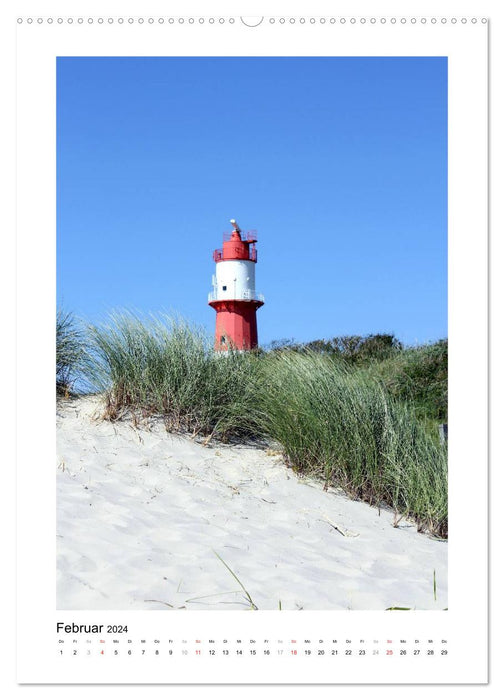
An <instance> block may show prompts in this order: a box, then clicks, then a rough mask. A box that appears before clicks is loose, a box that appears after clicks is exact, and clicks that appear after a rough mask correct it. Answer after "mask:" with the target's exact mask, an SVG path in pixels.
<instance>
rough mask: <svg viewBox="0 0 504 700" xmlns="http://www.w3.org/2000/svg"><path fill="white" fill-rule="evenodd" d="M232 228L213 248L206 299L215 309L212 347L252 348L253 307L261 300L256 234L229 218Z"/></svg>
mask: <svg viewBox="0 0 504 700" xmlns="http://www.w3.org/2000/svg"><path fill="white" fill-rule="evenodd" d="M231 224H232V225H233V231H232V232H231V233H230V234H229V233H225V234H224V242H223V245H222V248H219V249H217V250H215V251H214V254H213V259H214V260H215V263H216V266H215V268H216V269H215V275H214V276H213V280H212V281H213V291H212V292H210V294H209V295H208V303H209V304H210V306H211V307H212V308H214V309H215V311H216V312H217V317H216V320H215V349H216V350H218V351H227V350H230V349H235V350H251V349H252V348H255V347H257V320H256V310H257V309H258V308H259V307H260V306H262V305H263V304H264V297H263V295H262V294H257V292H256V289H255V266H256V263H257V249H256V242H257V236H256V232H255V231H248V232H247V233H246V234H245V233H242V230H241V229H240V227H239V226H238V224H237V222H236V221H235V220H234V219H231Z"/></svg>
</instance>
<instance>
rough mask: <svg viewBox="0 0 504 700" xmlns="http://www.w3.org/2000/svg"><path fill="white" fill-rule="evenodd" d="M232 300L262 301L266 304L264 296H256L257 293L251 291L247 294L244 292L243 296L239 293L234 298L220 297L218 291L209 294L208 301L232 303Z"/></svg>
mask: <svg viewBox="0 0 504 700" xmlns="http://www.w3.org/2000/svg"><path fill="white" fill-rule="evenodd" d="M232 300H238V301H261V302H262V303H263V304H264V294H256V292H250V291H245V292H242V293H241V294H240V293H238V294H235V295H234V296H232V297H228V296H224V297H223V296H219V293H218V292H216V291H213V292H210V293H209V294H208V301H232Z"/></svg>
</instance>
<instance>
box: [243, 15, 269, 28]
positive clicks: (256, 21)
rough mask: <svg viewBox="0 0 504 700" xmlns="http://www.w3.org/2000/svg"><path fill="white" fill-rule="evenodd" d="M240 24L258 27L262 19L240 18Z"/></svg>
mask: <svg viewBox="0 0 504 700" xmlns="http://www.w3.org/2000/svg"><path fill="white" fill-rule="evenodd" d="M240 19H241V21H242V24H244V25H245V26H246V27H258V26H259V25H260V24H261V22H262V21H263V19H264V17H240Z"/></svg>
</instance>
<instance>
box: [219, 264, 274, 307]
mask: <svg viewBox="0 0 504 700" xmlns="http://www.w3.org/2000/svg"><path fill="white" fill-rule="evenodd" d="M261 296H262V295H258V294H257V293H256V290H255V263H254V262H252V261H251V260H222V261H220V262H219V263H217V266H216V274H215V277H214V289H213V292H210V294H209V297H208V299H209V301H215V300H221V299H222V300H224V299H237V300H254V299H256V300H259V301H263V299H262V298H260V297H261Z"/></svg>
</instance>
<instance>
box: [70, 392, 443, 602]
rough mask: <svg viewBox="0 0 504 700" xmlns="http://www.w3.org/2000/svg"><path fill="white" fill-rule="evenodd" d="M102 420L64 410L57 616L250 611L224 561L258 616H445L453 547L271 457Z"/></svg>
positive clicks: (88, 403)
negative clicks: (273, 612)
mask: <svg viewBox="0 0 504 700" xmlns="http://www.w3.org/2000/svg"><path fill="white" fill-rule="evenodd" d="M99 412H100V399H99V398H96V397H95V398H85V399H78V400H69V401H64V402H61V403H59V404H58V416H57V426H58V430H57V457H58V459H57V462H58V464H57V554H58V561H57V567H58V578H57V580H58V591H57V607H58V608H59V609H109V610H112V609H126V610H127V609H130V610H156V609H159V610H161V609H163V610H167V611H168V610H170V609H171V606H173V608H182V607H185V608H186V609H188V610H216V609H223V610H224V609H225V610H232V609H244V610H245V609H247V608H248V607H249V606H250V604H249V602H248V600H247V599H246V597H245V594H244V592H243V590H241V588H240V586H239V584H238V582H237V581H236V580H235V579H234V578H233V576H232V574H231V573H230V571H228V569H227V568H226V567H225V566H224V564H223V563H222V561H221V560H220V559H219V558H218V557H217V556H216V553H217V554H218V555H219V556H220V557H221V558H222V560H224V561H225V562H226V564H227V565H228V566H229V567H230V568H231V569H232V571H233V572H234V573H235V574H236V576H237V577H238V578H239V579H240V581H241V582H242V584H243V585H244V586H245V588H246V589H247V591H248V592H249V594H250V596H251V598H252V600H253V602H254V603H255V605H256V606H257V607H258V608H259V609H260V610H264V609H278V607H279V601H281V606H282V609H291V610H295V609H305V610H306V609H310V610H329V609H331V610H332V609H356V610H384V609H385V608H388V607H391V606H404V607H415V608H418V609H443V608H445V607H447V605H448V602H447V589H446V584H447V551H448V547H447V543H446V542H442V541H437V540H434V539H431V538H430V537H428V536H427V535H425V534H419V533H417V531H416V527H415V525H413V524H411V523H406V522H404V521H401V523H400V526H399V527H397V528H394V527H393V520H394V516H393V513H392V512H390V511H388V510H383V509H382V510H381V511H380V512H379V511H378V510H377V509H376V508H374V507H370V506H369V505H367V504H364V503H360V502H357V501H352V500H350V499H349V498H347V497H346V496H344V495H343V494H342V493H340V492H338V491H337V490H334V489H330V490H329V491H327V492H325V491H324V490H323V489H322V485H321V484H320V483H319V482H316V481H314V480H306V479H299V478H298V477H297V476H296V474H295V473H294V472H293V471H292V470H290V469H288V468H287V467H286V466H285V465H284V464H283V462H282V460H281V458H280V457H279V456H278V455H275V454H272V453H271V451H266V450H264V449H258V448H256V447H251V446H227V445H224V446H222V445H217V444H212V445H210V446H209V447H205V446H203V445H202V444H198V443H196V442H194V441H192V440H190V439H188V438H184V437H179V436H175V435H171V434H167V433H166V430H165V429H164V427H163V425H162V424H159V423H158V424H154V425H151V426H150V428H147V427H142V428H135V427H134V426H133V425H132V424H131V423H129V422H117V423H110V422H106V421H102V420H100V419H99V418H97V415H98V414H99ZM434 570H435V571H436V581H437V596H436V597H437V599H436V600H435V598H434V590H433V571H434Z"/></svg>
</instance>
